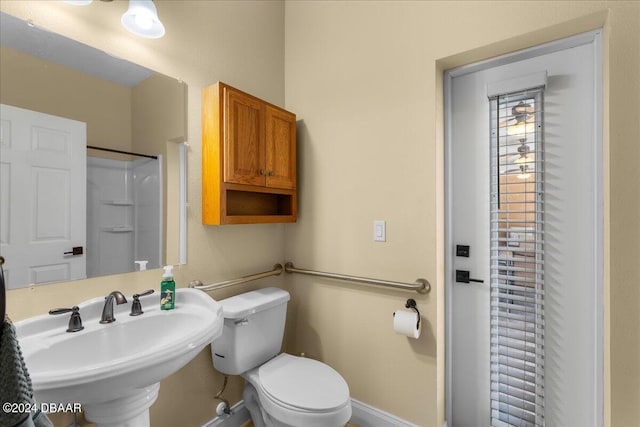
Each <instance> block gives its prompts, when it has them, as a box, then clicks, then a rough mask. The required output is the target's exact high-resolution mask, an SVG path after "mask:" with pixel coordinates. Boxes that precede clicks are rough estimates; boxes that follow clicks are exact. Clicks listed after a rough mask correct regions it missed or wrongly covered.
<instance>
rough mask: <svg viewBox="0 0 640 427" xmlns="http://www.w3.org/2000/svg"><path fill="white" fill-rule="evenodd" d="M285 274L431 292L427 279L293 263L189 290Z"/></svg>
mask: <svg viewBox="0 0 640 427" xmlns="http://www.w3.org/2000/svg"><path fill="white" fill-rule="evenodd" d="M283 270H284V271H285V272H287V273H298V274H306V275H309V276H316V277H326V278H328V279H335V280H344V281H348V282H355V283H363V284H367V285H376V286H384V287H387V288H394V289H401V290H404V291H416V292H418V293H421V294H426V293H427V292H429V291H431V285H430V284H429V282H428V281H427V279H422V278H420V279H416V281H415V282H414V283H404V282H393V281H390V280H380V279H371V278H369V277H359V276H347V275H346V274H338V273H325V272H323V271H315V270H306V269H303V268H296V267H294V266H293V263H291V262H288V263H286V264H285V266H284V268H283V267H282V265H281V264H276V265H274V266H273V270H269V271H265V272H263V273H257V274H252V275H249V276H244V277H240V278H238V279H231V280H225V281H223V282H217V283H211V284H209V285H203V284H202V282H200V281H199V280H194V281H193V282H191V283H190V284H189V287H190V288H194V289H200V290H201V291H217V290H218V289H224V288H227V287H229V286H234V285H240V284H242V283H246V282H251V281H253V280H258V279H262V278H265V277H269V276H279V275H280V274H281V273H282V271H283Z"/></svg>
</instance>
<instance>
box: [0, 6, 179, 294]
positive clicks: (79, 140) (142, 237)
mask: <svg viewBox="0 0 640 427" xmlns="http://www.w3.org/2000/svg"><path fill="white" fill-rule="evenodd" d="M0 18H1V21H0V41H1V46H0V49H1V51H0V103H1V104H2V121H1V123H2V126H1V139H0V148H1V150H2V151H1V152H0V154H1V155H0V202H1V205H0V254H1V255H3V256H4V257H5V259H6V263H5V265H4V270H5V279H6V283H7V287H8V288H9V289H11V288H17V287H24V286H29V285H31V284H45V283H53V282H57V281H67V280H74V279H81V278H88V277H96V276H101V275H106V274H115V273H123V272H131V271H137V270H139V269H144V267H146V268H158V267H161V266H163V265H165V264H177V263H183V262H184V259H183V257H182V253H183V249H184V248H181V247H179V245H181V244H182V245H184V238H182V239H181V236H180V232H181V230H183V232H184V227H183V226H181V224H180V222H181V220H182V221H183V220H184V216H183V215H184V203H181V201H182V199H183V198H184V194H183V193H184V187H183V186H181V185H180V183H179V181H180V179H181V178H182V179H183V180H184V167H185V166H186V165H185V163H186V160H185V158H186V156H185V151H184V150H185V149H184V142H185V141H186V115H187V111H186V98H187V87H186V85H185V84H184V83H183V82H181V81H179V80H176V79H174V78H171V77H167V76H164V75H162V74H158V73H156V72H153V71H151V70H148V69H146V68H144V67H141V66H138V65H136V64H132V63H130V62H127V61H124V60H122V59H119V58H116V57H113V56H111V55H108V54H107V53H105V52H102V51H100V50H97V49H94V48H92V47H90V46H87V45H84V44H82V43H79V42H76V41H74V40H71V39H68V38H66V37H63V36H61V35H58V34H55V33H52V32H50V31H47V30H44V29H41V28H38V27H34V26H33V25H30V23H28V22H25V21H23V20H20V19H18V18H15V17H13V16H11V15H8V14H6V13H1V16H0ZM91 147H95V148H91ZM123 153H126V154H123ZM181 189H182V190H181ZM181 191H182V192H183V193H182V194H181ZM181 242H182V243H181ZM136 261H138V262H137V263H136Z"/></svg>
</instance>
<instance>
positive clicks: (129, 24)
mask: <svg viewBox="0 0 640 427" xmlns="http://www.w3.org/2000/svg"><path fill="white" fill-rule="evenodd" d="M120 21H121V22H122V25H124V27H125V28H126V29H127V30H129V31H131V32H132V33H133V34H136V35H138V36H141V37H147V38H150V39H157V38H160V37H162V36H164V25H162V22H160V19H159V18H158V11H157V10H156V5H155V4H153V1H152V0H129V9H128V10H127V11H126V12H125V13H124V15H122V19H121V20H120Z"/></svg>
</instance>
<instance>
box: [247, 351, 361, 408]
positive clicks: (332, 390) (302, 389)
mask: <svg viewBox="0 0 640 427" xmlns="http://www.w3.org/2000/svg"><path fill="white" fill-rule="evenodd" d="M258 375H259V376H260V387H261V388H262V391H263V392H264V393H265V394H266V395H268V396H269V397H270V398H272V399H273V400H275V401H277V402H281V403H283V404H284V405H285V406H288V407H292V408H297V409H301V410H304V411H320V412H324V411H330V410H332V409H336V408H339V407H341V406H344V404H345V402H346V401H347V400H349V387H348V386H347V383H346V381H345V380H344V378H342V376H341V375H340V374H339V373H338V372H336V371H335V370H334V369H333V368H332V367H330V366H329V365H325V364H324V363H322V362H318V361H317V360H313V359H306V358H302V357H295V356H291V355H289V354H281V355H279V356H278V357H276V358H274V359H272V360H270V361H269V362H267V363H265V364H264V365H262V366H260V367H259V368H258ZM310 384H312V386H309V385H310Z"/></svg>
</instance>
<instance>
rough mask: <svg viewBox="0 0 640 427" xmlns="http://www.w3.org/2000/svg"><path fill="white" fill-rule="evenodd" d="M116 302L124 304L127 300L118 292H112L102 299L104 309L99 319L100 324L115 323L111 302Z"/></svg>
mask: <svg viewBox="0 0 640 427" xmlns="http://www.w3.org/2000/svg"><path fill="white" fill-rule="evenodd" d="M114 300H115V301H116V304H118V305H120V304H124V303H125V302H127V298H125V296H124V295H123V294H122V292H120V291H113V292H111V293H110V294H109V295H107V296H106V297H104V308H103V309H102V317H101V318H100V323H111V322H115V320H116V318H115V317H113V301H114Z"/></svg>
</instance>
